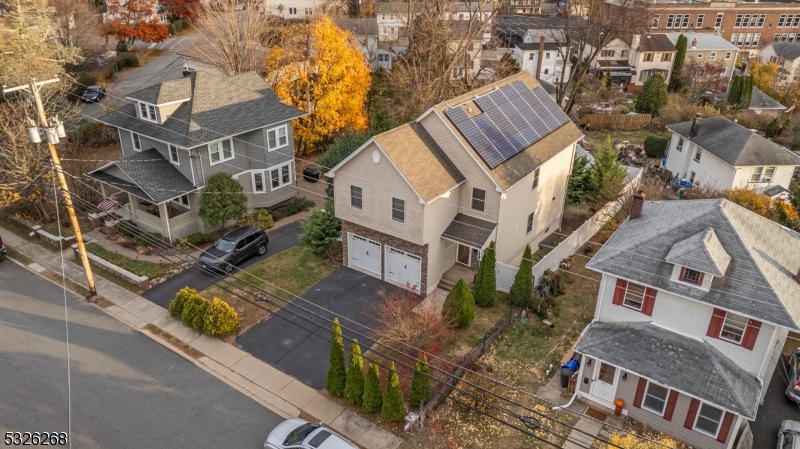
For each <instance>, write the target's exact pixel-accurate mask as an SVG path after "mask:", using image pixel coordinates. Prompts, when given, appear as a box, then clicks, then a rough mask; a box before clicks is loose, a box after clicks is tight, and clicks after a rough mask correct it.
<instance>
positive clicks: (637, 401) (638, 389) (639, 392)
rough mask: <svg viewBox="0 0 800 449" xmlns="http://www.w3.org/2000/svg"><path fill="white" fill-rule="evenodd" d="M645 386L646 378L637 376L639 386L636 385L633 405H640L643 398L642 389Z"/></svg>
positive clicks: (638, 406) (639, 406)
mask: <svg viewBox="0 0 800 449" xmlns="http://www.w3.org/2000/svg"><path fill="white" fill-rule="evenodd" d="M645 388H647V379H645V378H644V377H640V378H639V386H638V387H636V397H634V398H633V406H634V407H637V408H641V407H642V398H644V390H645Z"/></svg>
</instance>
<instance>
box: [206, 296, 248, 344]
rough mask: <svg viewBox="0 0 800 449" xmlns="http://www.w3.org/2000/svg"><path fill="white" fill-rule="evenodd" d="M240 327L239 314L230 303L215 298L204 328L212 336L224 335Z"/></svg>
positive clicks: (209, 307)
mask: <svg viewBox="0 0 800 449" xmlns="http://www.w3.org/2000/svg"><path fill="white" fill-rule="evenodd" d="M238 327H239V315H237V314H236V311H235V310H233V307H231V306H229V305H228V303H226V302H225V301H222V300H220V299H218V298H214V299H213V300H212V301H211V304H210V305H209V306H208V311H207V313H206V318H205V324H204V326H203V330H204V331H205V332H206V333H207V334H208V335H210V336H212V337H223V336H225V335H228V334H230V333H231V332H233V331H235V330H236V329H237V328H238Z"/></svg>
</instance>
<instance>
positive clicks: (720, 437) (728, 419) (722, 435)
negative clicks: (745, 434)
mask: <svg viewBox="0 0 800 449" xmlns="http://www.w3.org/2000/svg"><path fill="white" fill-rule="evenodd" d="M731 424H733V413H731V412H725V417H724V418H722V425H721V426H720V428H719V433H718V434H717V441H719V442H720V443H724V442H725V440H727V439H728V433H730V431H731Z"/></svg>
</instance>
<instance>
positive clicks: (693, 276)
mask: <svg viewBox="0 0 800 449" xmlns="http://www.w3.org/2000/svg"><path fill="white" fill-rule="evenodd" d="M678 280H679V281H683V282H686V283H689V284H695V285H701V284H702V283H703V273H702V272H700V271H697V270H692V269H691V268H686V267H683V268H681V275H680V277H679V278H678Z"/></svg>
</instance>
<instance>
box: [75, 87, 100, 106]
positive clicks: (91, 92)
mask: <svg viewBox="0 0 800 449" xmlns="http://www.w3.org/2000/svg"><path fill="white" fill-rule="evenodd" d="M105 96H106V88H105V87H103V86H89V87H87V88H86V90H85V91H84V92H83V95H81V101H83V102H84V103H97V102H98V101H100V100H101V99H102V98H103V97H105Z"/></svg>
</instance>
